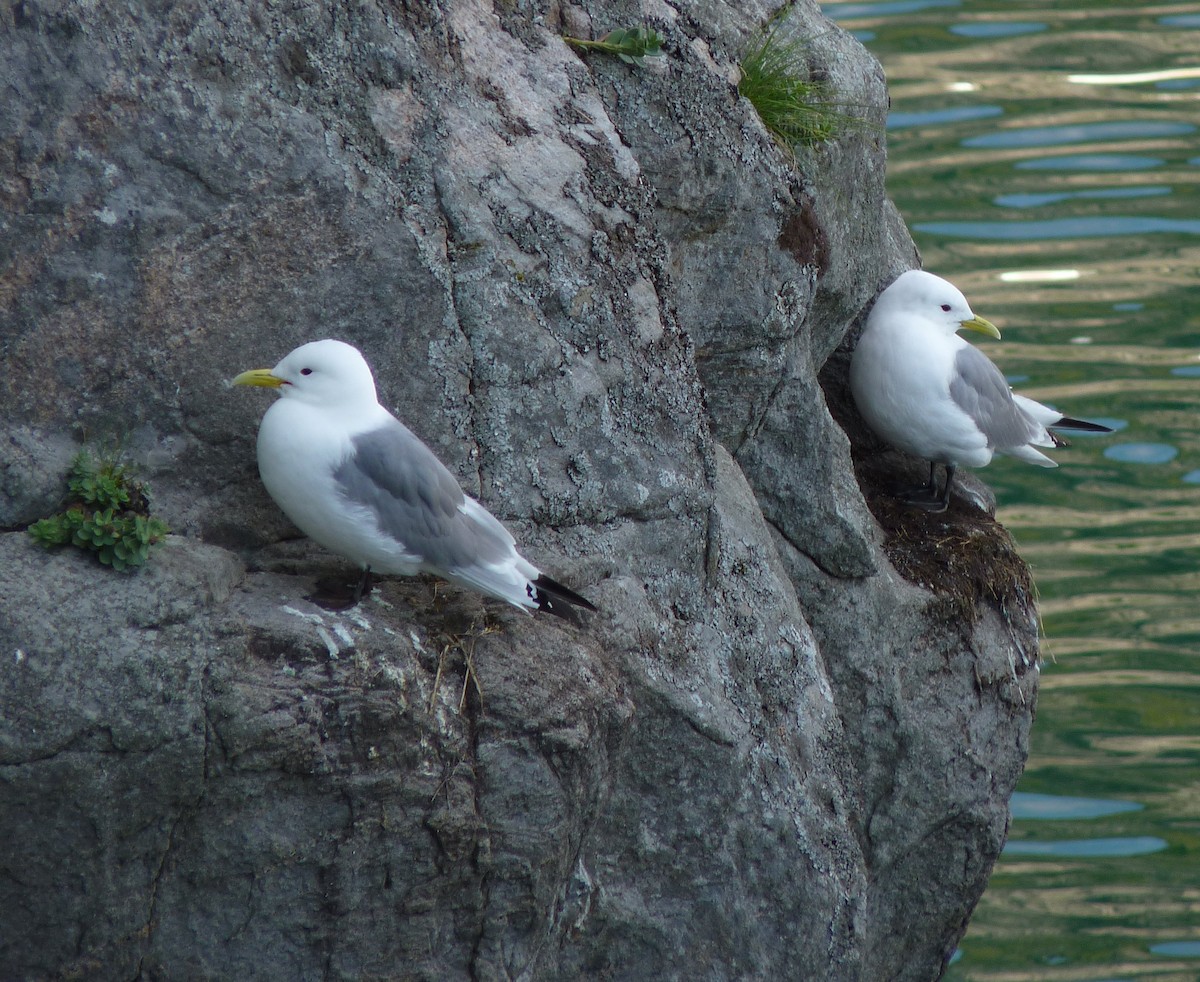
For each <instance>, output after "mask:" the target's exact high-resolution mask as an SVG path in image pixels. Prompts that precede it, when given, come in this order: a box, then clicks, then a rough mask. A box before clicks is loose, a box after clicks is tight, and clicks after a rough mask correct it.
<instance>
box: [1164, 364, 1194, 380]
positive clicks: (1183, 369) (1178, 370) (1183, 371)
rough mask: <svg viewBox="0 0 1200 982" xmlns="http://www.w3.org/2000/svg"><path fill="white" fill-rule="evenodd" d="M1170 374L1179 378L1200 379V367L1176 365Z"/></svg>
mask: <svg viewBox="0 0 1200 982" xmlns="http://www.w3.org/2000/svg"><path fill="white" fill-rule="evenodd" d="M1171 374H1172V375H1178V376H1179V377H1180V378H1200V365H1176V366H1175V367H1174V368H1172V369H1171Z"/></svg>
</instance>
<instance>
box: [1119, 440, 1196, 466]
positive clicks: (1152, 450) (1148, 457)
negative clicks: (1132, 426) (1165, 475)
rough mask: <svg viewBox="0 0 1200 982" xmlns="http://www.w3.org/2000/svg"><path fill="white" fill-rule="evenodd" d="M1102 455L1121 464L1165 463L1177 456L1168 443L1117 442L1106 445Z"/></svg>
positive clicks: (1173, 448) (1176, 450)
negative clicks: (1112, 444)
mask: <svg viewBox="0 0 1200 982" xmlns="http://www.w3.org/2000/svg"><path fill="white" fill-rule="evenodd" d="M1104 456H1105V457H1107V458H1108V459H1109V460H1116V461H1119V462H1120V463H1122V464H1165V463H1167V461H1170V460H1174V459H1175V458H1176V457H1177V456H1179V450H1178V449H1177V448H1176V447H1173V446H1171V445H1170V444H1169V443H1118V444H1115V445H1114V446H1111V447H1107V448H1106V449H1105V451H1104Z"/></svg>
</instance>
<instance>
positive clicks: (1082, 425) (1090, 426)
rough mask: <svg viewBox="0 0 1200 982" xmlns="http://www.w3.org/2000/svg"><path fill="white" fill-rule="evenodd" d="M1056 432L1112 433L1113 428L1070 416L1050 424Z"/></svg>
mask: <svg viewBox="0 0 1200 982" xmlns="http://www.w3.org/2000/svg"><path fill="white" fill-rule="evenodd" d="M1050 425H1051V426H1052V427H1054V429H1056V430H1082V431H1084V432H1085V433H1111V432H1112V431H1113V428H1112V427H1111V426H1102V425H1100V424H1099V423H1090V422H1088V421H1087V420H1086V419H1071V417H1070V416H1064V417H1063V418H1062V419H1060V420H1059V421H1058V422H1057V423H1051V424H1050Z"/></svg>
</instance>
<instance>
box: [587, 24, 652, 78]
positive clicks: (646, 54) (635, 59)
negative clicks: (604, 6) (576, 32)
mask: <svg viewBox="0 0 1200 982" xmlns="http://www.w3.org/2000/svg"><path fill="white" fill-rule="evenodd" d="M563 40H564V41H566V42H567V44H569V45H571V46H572V47H574V48H579V49H580V50H581V51H603V52H604V53H605V54H610V55H616V56H617V57H618V58H620V59H621V60H622V61H623V62H626V63H627V64H630V65H637V66H638V67H639V68H641V67H643V66H644V65H645V59H646V58H661V57H662V38H660V37H659V36H658V34H657V32H656V31H655V30H654V28H652V27H622V28H617V30H615V31H609V32H608V33H607V34H605V35H604V37H602V38H600V39H599V40H596V41H585V40H583V39H582V38H573V37H564V38H563Z"/></svg>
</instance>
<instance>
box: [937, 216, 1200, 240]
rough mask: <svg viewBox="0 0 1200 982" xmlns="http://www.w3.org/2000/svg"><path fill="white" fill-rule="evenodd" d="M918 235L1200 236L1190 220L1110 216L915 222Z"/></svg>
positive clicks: (1012, 237)
mask: <svg viewBox="0 0 1200 982" xmlns="http://www.w3.org/2000/svg"><path fill="white" fill-rule="evenodd" d="M913 228H915V229H916V230H917V231H918V232H928V233H930V234H931V235H945V236H952V237H954V238H958V239H992V240H1004V241H1019V240H1021V239H1074V238H1079V239H1093V238H1111V237H1113V236H1117V235H1150V234H1153V233H1158V232H1174V233H1176V234H1180V235H1200V221H1197V220H1196V219H1191V218H1155V217H1153V216H1146V217H1142V216H1136V215H1113V216H1111V217H1103V216H1099V215H1096V216H1085V217H1080V218H1054V219H1046V220H1044V221H1007V222H916V223H914V224H913Z"/></svg>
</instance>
